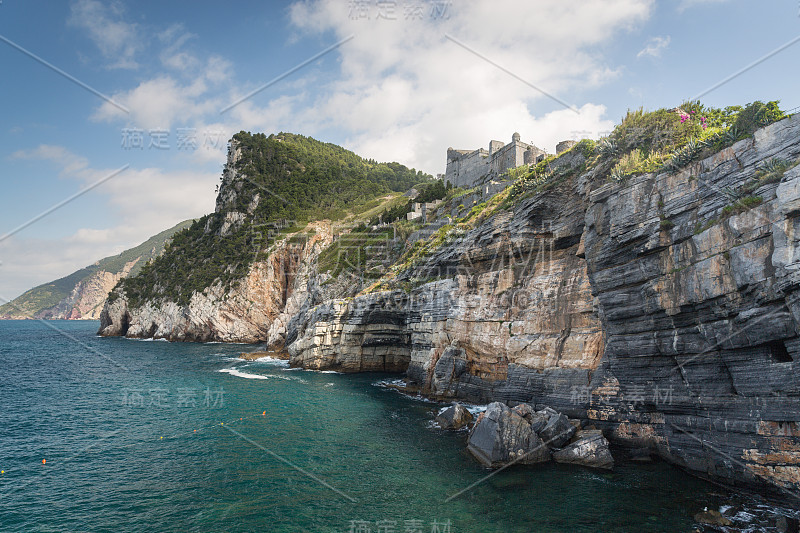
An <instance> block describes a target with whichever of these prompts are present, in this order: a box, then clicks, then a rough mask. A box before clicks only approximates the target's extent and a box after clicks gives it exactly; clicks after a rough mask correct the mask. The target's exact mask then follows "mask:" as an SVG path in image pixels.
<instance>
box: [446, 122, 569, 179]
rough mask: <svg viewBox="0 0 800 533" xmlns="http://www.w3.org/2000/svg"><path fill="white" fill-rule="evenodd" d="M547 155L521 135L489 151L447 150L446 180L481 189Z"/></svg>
mask: <svg viewBox="0 0 800 533" xmlns="http://www.w3.org/2000/svg"><path fill="white" fill-rule="evenodd" d="M573 144H575V143H574V142H572V141H565V142H561V143H558V147H557V148H556V151H557V152H561V151H563V150H566V149H568V148H570V147H571V146H572V145H573ZM546 156H547V152H546V151H545V150H542V149H541V148H537V147H536V146H534V145H532V144H528V143H524V142H522V141H521V140H520V134H519V133H514V135H512V136H511V142H510V143H509V144H505V145H504V144H503V141H490V142H489V150H488V151H487V150H484V149H483V148H478V149H477V150H456V149H454V148H448V149H447V170H446V171H445V180H447V181H449V182H450V183H452V184H453V186H454V187H462V188H464V189H469V188H471V187H476V186H482V185H484V184H486V183H487V182H491V181H494V180H495V179H498V178H500V177H501V176H502V175H503V173H504V172H506V171H507V170H509V169H513V168H517V167H519V166H522V165H532V164H536V163H538V162H539V161H541V160H542V159H544V158H545V157H546Z"/></svg>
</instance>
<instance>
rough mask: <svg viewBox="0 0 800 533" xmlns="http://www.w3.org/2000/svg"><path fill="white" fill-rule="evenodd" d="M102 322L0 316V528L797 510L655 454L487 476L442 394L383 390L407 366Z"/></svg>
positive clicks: (574, 526) (569, 522)
mask: <svg viewBox="0 0 800 533" xmlns="http://www.w3.org/2000/svg"><path fill="white" fill-rule="evenodd" d="M97 329H98V323H97V322H93V321H48V322H44V321H34V320H31V321H0V470H2V473H0V531H3V532H7V531H24V532H51V531H59V532H61V531H80V532H83V531H109V532H111V531H113V532H128V531H131V532H133V531H136V532H138V531H159V532H160V531H232V532H237V531H258V532H272V531H276V532H293V533H295V532H304V531H309V532H311V531H313V532H358V533H445V532H448V533H454V532H459V533H460V532H498V533H499V532H504V533H505V532H520V533H522V532H551V531H552V532H583V531H587V532H588V531H591V532H595V531H597V532H632V531H664V532H676V531H686V532H691V531H695V530H698V531H703V528H702V526H700V525H699V524H697V523H696V522H695V521H694V518H693V517H694V515H695V514H696V513H698V512H700V511H703V510H704V509H713V510H720V511H723V512H724V513H725V515H726V516H728V517H729V518H730V519H731V520H732V521H733V526H732V527H731V528H727V529H723V530H724V531H778V530H779V529H778V525H776V524H780V522H779V521H778V520H779V519H780V516H781V515H784V516H789V517H792V516H794V517H797V516H798V511H797V510H796V509H793V508H792V506H791V505H786V506H781V505H780V502H778V504H776V502H775V501H774V500H766V499H763V498H762V497H761V496H759V495H758V494H744V493H737V492H732V491H730V490H728V489H726V488H723V487H720V486H717V485H714V484H712V483H710V482H707V481H704V480H701V479H698V478H697V477H694V476H691V475H689V474H687V473H685V472H684V471H682V470H680V469H679V468H676V467H674V466H671V465H669V464H666V463H664V462H659V461H657V462H653V463H645V464H638V463H630V462H626V461H624V460H622V458H621V459H620V460H619V461H618V464H617V466H616V467H615V468H614V470H613V471H609V472H605V471H598V470H592V469H588V468H583V467H579V466H569V465H558V464H544V465H535V466H514V467H510V468H506V469H504V470H501V471H491V470H487V469H486V468H484V467H482V466H481V465H479V464H478V463H477V462H476V461H475V460H474V459H473V458H472V457H471V456H470V455H469V453H468V452H467V451H466V440H467V434H466V433H465V432H447V431H443V430H440V429H439V428H438V427H436V425H435V424H434V423H433V419H434V417H435V416H436V414H437V411H438V410H440V409H441V408H442V407H443V405H444V404H439V403H434V402H431V401H428V400H425V399H423V398H420V397H414V396H411V395H407V394H403V393H402V392H399V391H397V390H395V389H394V388H392V387H387V384H388V383H392V382H393V381H394V380H397V379H398V377H399V376H397V375H390V374H357V375H344V374H337V373H332V372H315V371H306V370H298V369H292V368H289V367H288V365H287V364H286V362H285V361H280V360H276V359H271V358H264V359H260V360H255V361H248V360H244V359H242V358H241V354H242V353H244V352H252V351H255V350H256V349H257V348H258V347H256V346H251V345H235V344H214V343H209V344H195V343H170V342H163V341H143V340H129V339H124V338H100V337H98V336H96V331H97ZM471 408H472V409H473V410H476V411H479V410H480V408H481V407H480V406H471ZM705 531H712V529H709V528H708V526H706V529H705ZM720 531H722V530H720Z"/></svg>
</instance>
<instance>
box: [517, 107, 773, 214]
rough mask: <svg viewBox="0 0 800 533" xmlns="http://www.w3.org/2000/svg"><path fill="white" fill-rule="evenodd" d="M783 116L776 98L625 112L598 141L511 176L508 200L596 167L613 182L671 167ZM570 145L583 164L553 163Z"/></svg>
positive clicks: (550, 185)
mask: <svg viewBox="0 0 800 533" xmlns="http://www.w3.org/2000/svg"><path fill="white" fill-rule="evenodd" d="M785 117H786V115H785V114H784V113H783V112H782V111H781V109H780V107H779V106H778V102H775V101H773V102H766V103H764V102H759V101H757V102H753V103H751V104H747V105H746V106H728V107H725V108H722V109H719V108H713V107H706V106H704V105H703V104H701V103H700V102H697V101H695V102H685V103H683V104H682V105H681V106H680V107H678V108H675V109H658V110H656V111H645V110H644V109H643V108H640V109H638V110H634V111H628V113H627V114H626V115H625V117H623V119H622V121H621V122H620V124H619V125H618V126H617V127H616V128H614V131H612V132H611V134H609V135H608V136H607V137H605V138H603V139H600V141H599V142H598V143H596V144H595V143H594V141H591V140H588V139H585V140H583V141H581V142H580V143H578V144H577V145H576V146H574V147H573V148H571V149H570V150H569V151H568V152H565V153H562V154H560V155H559V156H558V157H555V156H550V157H548V158H546V159H544V160H543V161H541V162H540V163H538V164H537V165H534V166H533V167H531V168H530V169H529V170H527V171H526V172H524V173H523V175H522V176H520V177H519V178H518V179H517V180H516V181H515V183H514V185H513V187H512V190H511V194H510V199H519V198H522V197H523V196H527V195H528V194H530V193H535V192H541V191H542V190H544V189H547V188H549V187H552V186H554V185H556V184H558V183H560V182H562V181H563V180H564V179H566V178H567V177H569V176H574V175H577V174H580V173H582V172H585V171H586V170H589V169H593V168H598V167H599V168H600V170H602V172H603V173H605V175H607V176H609V177H610V178H611V179H613V180H615V181H622V180H624V179H627V178H628V177H630V176H634V175H637V174H644V173H648V172H674V171H677V170H680V169H681V168H683V167H685V166H686V165H688V164H689V163H691V162H693V161H698V160H700V159H702V158H704V157H707V156H709V155H711V154H713V153H715V152H718V151H720V150H722V149H724V148H727V147H728V146H731V145H732V144H734V143H735V142H737V141H740V140H742V139H746V138H748V137H751V136H752V135H753V133H754V132H755V131H756V130H757V129H759V128H762V127H764V126H768V125H769V124H772V123H774V122H777V121H779V120H781V119H783V118H785ZM575 150H580V151H581V153H582V155H583V156H584V158H585V162H584V164H583V165H581V166H580V167H578V168H575V167H570V166H569V165H559V164H558V160H559V159H561V158H567V157H571V156H572V154H574V153H575V152H574V151H575Z"/></svg>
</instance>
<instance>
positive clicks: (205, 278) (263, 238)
mask: <svg viewBox="0 0 800 533" xmlns="http://www.w3.org/2000/svg"><path fill="white" fill-rule="evenodd" d="M430 180H432V176H430V175H428V174H424V173H422V172H419V171H415V170H414V169H409V168H408V167H405V166H404V165H401V164H399V163H378V162H376V161H374V160H368V159H364V158H362V157H360V156H358V155H356V154H355V153H353V152H351V151H349V150H346V149H344V148H342V147H340V146H337V145H335V144H331V143H324V142H320V141H317V140H315V139H312V138H311V137H304V136H302V135H295V134H291V133H279V134H277V135H269V136H266V135H264V134H262V133H255V134H252V133H248V132H244V131H242V132H239V133H237V134H236V135H234V136H233V138H232V139H231V143H230V147H229V150H228V161H227V163H226V165H225V168H224V170H223V173H222V176H221V178H220V185H219V195H218V196H217V206H216V210H215V212H214V213H212V214H209V215H206V216H204V217H202V218H200V219H199V220H198V221H196V222H195V223H194V224H192V226H191V227H189V228H188V229H186V230H184V231H182V232H180V233H178V234H177V235H176V236H175V238H174V239H173V241H172V243H171V244H170V245H169V246H168V247H167V249H166V251H165V253H164V254H163V255H162V256H160V257H158V258H156V259H155V260H154V261H153V262H152V263H150V264H148V265H146V266H145V267H144V268H143V269H142V271H141V272H140V273H139V275H137V276H135V277H130V278H127V279H126V280H123V281H121V282H120V284H119V288H120V289H122V290H123V291H124V293H125V295H126V296H127V298H128V300H129V302H130V303H131V305H133V306H136V305H139V304H141V303H143V302H144V301H146V300H150V299H157V300H161V299H166V300H169V301H174V302H176V303H179V304H183V305H185V304H188V302H189V300H190V298H191V295H192V294H193V293H194V292H200V291H202V290H204V289H205V288H207V287H209V286H211V285H213V284H214V283H215V282H216V281H221V282H222V283H223V284H226V285H227V284H230V283H233V282H235V281H236V280H239V279H241V278H242V277H243V276H245V275H246V273H247V271H248V269H249V267H250V265H251V264H252V262H253V260H254V259H255V258H256V256H257V253H258V251H259V250H263V249H264V248H265V247H266V246H268V245H269V244H270V239H271V238H272V235H273V234H272V233H271V231H270V229H274V230H275V232H279V231H286V230H288V229H291V228H296V227H298V226H302V225H305V224H306V223H307V222H309V221H311V220H320V219H331V220H339V219H342V218H344V217H345V216H347V214H348V213H349V212H353V211H356V210H358V209H360V208H362V207H363V206H365V205H366V204H368V203H370V202H373V201H374V200H375V199H376V198H378V197H381V196H383V195H386V194H388V193H391V192H399V191H406V190H408V189H409V188H411V187H413V186H414V185H416V184H418V183H420V182H427V181H430ZM265 228H267V229H265ZM119 294H121V292H120V291H116V292H115V294H114V295H112V299H113V298H114V297H115V296H118V295H119Z"/></svg>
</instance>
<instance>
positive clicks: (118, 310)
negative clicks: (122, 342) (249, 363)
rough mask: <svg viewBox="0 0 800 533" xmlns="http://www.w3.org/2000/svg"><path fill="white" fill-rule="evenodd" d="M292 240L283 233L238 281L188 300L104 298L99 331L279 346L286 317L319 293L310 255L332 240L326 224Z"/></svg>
mask: <svg viewBox="0 0 800 533" xmlns="http://www.w3.org/2000/svg"><path fill="white" fill-rule="evenodd" d="M314 229H315V231H316V233H315V234H314V235H312V236H311V237H310V238H309V239H308V240H307V241H305V242H302V243H297V244H293V243H291V242H289V240H288V239H284V240H283V241H281V242H280V243H278V244H276V246H275V247H274V250H273V251H272V252H271V253H270V254H269V256H268V257H267V259H266V260H265V261H258V262H255V263H254V264H253V265H252V266H251V268H250V270H249V273H248V275H247V276H246V277H245V278H244V279H242V280H240V282H239V284H238V287H235V288H232V289H230V290H224V289H223V287H222V286H221V285H220V284H216V285H214V286H212V287H210V288H208V289H207V290H205V291H204V292H202V293H195V294H194V296H193V297H192V299H191V302H190V303H189V305H188V306H185V307H184V306H180V305H178V304H176V303H174V302H161V301H148V302H146V303H145V305H143V306H141V307H137V308H129V306H128V302H127V300H126V299H125V298H118V299H116V300H114V301H109V302H106V306H105V308H104V309H103V312H102V315H101V329H100V334H101V335H105V336H117V335H124V336H128V337H132V338H150V337H153V338H159V339H161V338H163V339H168V340H173V341H203V342H208V341H221V342H247V343H255V342H263V341H267V342H269V343H270V344H271V345H272V346H274V347H276V348H282V347H283V345H284V342H285V338H286V325H287V323H288V321H289V320H290V319H291V317H293V316H294V315H295V314H297V313H298V312H299V311H300V310H301V309H303V308H305V307H307V306H308V305H309V304H308V302H307V300H309V299H313V298H315V297H317V298H318V297H319V296H318V293H319V291H320V289H319V288H318V286H317V285H318V282H319V280H318V278H317V277H316V276H314V275H313V259H314V258H315V257H316V256H317V255H318V254H319V252H320V250H322V249H324V248H325V247H326V246H328V245H329V244H330V243H331V241H332V235H331V232H330V228H329V227H327V226H326V225H325V224H324V223H317V224H314Z"/></svg>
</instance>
